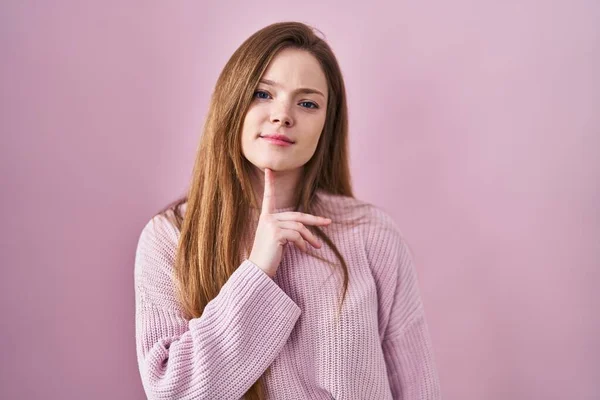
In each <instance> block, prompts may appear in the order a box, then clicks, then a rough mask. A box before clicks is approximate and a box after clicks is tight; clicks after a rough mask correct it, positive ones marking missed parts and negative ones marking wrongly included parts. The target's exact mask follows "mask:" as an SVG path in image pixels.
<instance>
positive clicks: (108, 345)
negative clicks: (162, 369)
mask: <svg viewBox="0 0 600 400" xmlns="http://www.w3.org/2000/svg"><path fill="white" fill-rule="evenodd" d="M89 3H90V4H84V2H80V1H53V2H50V1H46V2H45V1H17V0H12V1H8V0H4V1H2V3H1V4H0V46H1V47H0V50H1V51H2V62H1V63H0V64H1V65H0V71H1V74H0V77H1V80H2V81H1V84H2V90H0V105H1V107H0V113H1V115H0V129H1V142H0V168H1V171H2V173H1V175H0V176H1V181H0V185H1V188H2V204H1V205H2V214H1V221H2V224H3V229H2V230H1V232H2V233H1V234H2V237H1V240H0V246H1V247H0V254H1V257H2V264H1V265H2V280H1V281H0V299H1V302H0V304H1V306H2V309H1V311H2V316H3V317H4V323H3V324H2V329H1V332H0V346H1V354H2V356H1V359H2V362H1V363H0V398H3V399H42V398H43V399H83V398H85V399H109V398H110V399H141V398H144V395H143V391H142V386H141V383H140V379H139V373H138V370H137V362H136V358H135V338H134V297H133V261H134V253H135V246H136V244H137V239H138V236H139V233H140V231H141V229H142V227H143V225H144V224H145V223H146V222H147V221H148V219H149V218H150V216H151V215H152V214H153V213H154V212H155V211H156V210H157V209H159V208H160V207H161V206H163V205H164V204H165V203H167V202H169V201H171V200H172V199H174V198H175V197H177V196H178V195H179V194H181V193H183V191H184V189H185V188H186V185H187V183H188V180H189V178H190V174H191V167H192V162H193V159H194V156H195V150H196V146H197V143H198V137H199V133H200V128H201V126H202V123H203V121H204V117H205V115H206V112H207V107H208V101H209V96H210V94H211V91H212V88H213V85H214V83H215V81H216V79H217V75H218V73H219V72H220V70H221V68H222V67H223V66H224V64H225V62H226V61H227V59H228V58H229V56H230V55H231V54H232V53H233V51H234V50H235V49H236V48H237V46H239V45H240V44H241V42H242V41H243V40H244V39H245V38H247V37H248V36H249V35H250V34H252V33H253V32H255V31H256V30H258V29H260V28H262V27H263V26H266V25H268V24H270V23H272V22H276V21H281V20H290V19H292V20H299V21H303V22H307V23H309V24H313V25H315V26H317V27H319V28H320V29H321V30H322V31H323V32H324V33H325V35H326V37H327V39H328V41H329V43H330V44H331V45H332V47H333V49H334V51H335V52H336V54H337V56H338V58H339V61H340V64H341V67H342V70H343V72H344V75H345V79H346V84H347V90H348V95H349V109H350V126H351V156H352V159H351V162H352V172H353V176H354V183H355V189H356V195H357V197H359V198H361V199H363V200H366V201H370V202H373V203H375V204H377V205H379V206H381V207H382V208H384V209H386V210H388V211H389V212H390V213H391V214H392V215H393V216H394V217H395V218H396V220H397V221H398V223H399V226H400V227H401V229H402V230H403V232H404V234H405V236H406V237H407V239H408V240H409V243H410V245H411V248H412V249H413V251H414V253H415V260H416V265H417V270H418V274H419V277H420V283H421V287H422V295H423V298H424V301H425V306H426V311H427V313H428V319H429V324H430V328H431V332H432V339H433V343H434V348H435V355H436V359H437V363H438V367H439V372H440V381H441V385H442V391H443V393H444V398H445V399H451V400H454V399H456V400H459V399H460V400H475V399H493V400H501V399H502V400H504V399H545V400H547V399H598V398H600V383H598V382H599V380H600V312H599V311H598V306H599V304H600V302H599V296H598V288H597V286H598V283H599V282H600V273H599V268H598V267H599V260H600V240H599V239H600V213H599V204H600V190H599V186H600V162H599V160H598V152H599V149H600V111H599V110H600V74H599V72H598V71H600V35H599V26H600V3H598V2H597V1H595V0H589V1H584V0H571V1H566V0H563V1H554V2H547V1H542V0H537V1H536V0H527V1H509V2H499V1H492V0H486V1H466V0H457V1H454V2H442V1H440V2H437V3H436V2H418V4H417V2H396V1H389V2H387V3H379V4H377V2H373V1H368V2H365V3H364V4H359V3H354V4H353V5H350V4H349V3H348V2H342V1H338V2H329V4H328V5H323V4H322V2H320V1H302V2H293V3H281V2H279V1H265V2H259V3H256V2H246V1H221V2H220V4H218V5H211V6H210V7H209V6H206V5H204V2H200V1H197V2H191V1H185V2H184V1H181V2H166V1H152V2H150V1H143V2H142V1H140V2H136V3H134V2H129V4H125V2H121V1H119V2H116V1H115V2H112V3H113V4H112V5H107V4H106V2H94V3H92V2H89ZM213 3H215V4H216V3H217V2H213Z"/></svg>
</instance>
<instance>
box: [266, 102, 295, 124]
mask: <svg viewBox="0 0 600 400" xmlns="http://www.w3.org/2000/svg"><path fill="white" fill-rule="evenodd" d="M271 123H273V124H277V123H279V124H280V125H285V126H286V127H291V126H292V125H293V124H294V120H293V119H292V116H291V113H290V111H289V107H288V106H287V105H285V104H278V105H273V109H272V111H271Z"/></svg>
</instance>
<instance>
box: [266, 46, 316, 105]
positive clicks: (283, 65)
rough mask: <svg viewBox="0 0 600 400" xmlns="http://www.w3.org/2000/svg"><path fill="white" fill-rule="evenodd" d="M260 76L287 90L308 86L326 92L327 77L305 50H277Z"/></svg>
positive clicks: (313, 57)
mask: <svg viewBox="0 0 600 400" xmlns="http://www.w3.org/2000/svg"><path fill="white" fill-rule="evenodd" d="M262 78H264V79H269V80H272V81H275V82H277V83H278V84H280V85H281V86H282V87H283V88H284V89H288V90H293V89H295V88H298V87H309V88H314V89H317V90H320V91H321V92H323V93H325V94H326V93H327V78H326V77H325V74H324V73H323V70H322V69H321V65H320V64H319V61H317V59H316V58H315V56H313V55H312V54H311V53H309V52H308V51H305V50H299V49H291V48H288V49H283V50H281V51H279V52H278V53H277V54H276V55H275V57H273V59H272V60H271V63H270V64H269V66H268V67H267V70H266V71H265V73H264V74H263V76H262Z"/></svg>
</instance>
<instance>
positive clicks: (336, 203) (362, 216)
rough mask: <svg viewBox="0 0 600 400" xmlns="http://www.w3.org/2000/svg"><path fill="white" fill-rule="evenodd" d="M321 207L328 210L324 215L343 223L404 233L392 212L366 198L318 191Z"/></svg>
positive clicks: (370, 229)
mask: <svg viewBox="0 0 600 400" xmlns="http://www.w3.org/2000/svg"><path fill="white" fill-rule="evenodd" d="M317 194H318V196H319V208H320V210H319V211H321V210H324V212H327V213H328V214H326V215H324V216H326V217H329V218H332V219H333V220H334V221H336V220H337V221H338V222H341V223H351V224H356V225H360V226H364V228H365V230H367V231H377V232H381V231H387V232H390V233H395V234H397V235H400V236H401V235H402V233H401V231H400V228H399V226H398V223H397V222H396V220H395V218H394V217H393V216H392V215H391V213H390V212H389V211H388V210H386V209H384V208H383V207H381V206H377V205H375V204H373V203H370V202H367V201H365V200H362V199H359V198H356V197H352V196H343V195H337V194H331V193H327V192H325V191H323V190H319V191H317Z"/></svg>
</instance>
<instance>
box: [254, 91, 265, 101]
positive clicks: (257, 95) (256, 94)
mask: <svg viewBox="0 0 600 400" xmlns="http://www.w3.org/2000/svg"><path fill="white" fill-rule="evenodd" d="M262 95H265V96H267V97H261V96H262ZM268 96H269V93H267V92H265V91H264V90H257V91H256V92H254V97H257V98H259V99H268V98H269V97H268Z"/></svg>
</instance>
